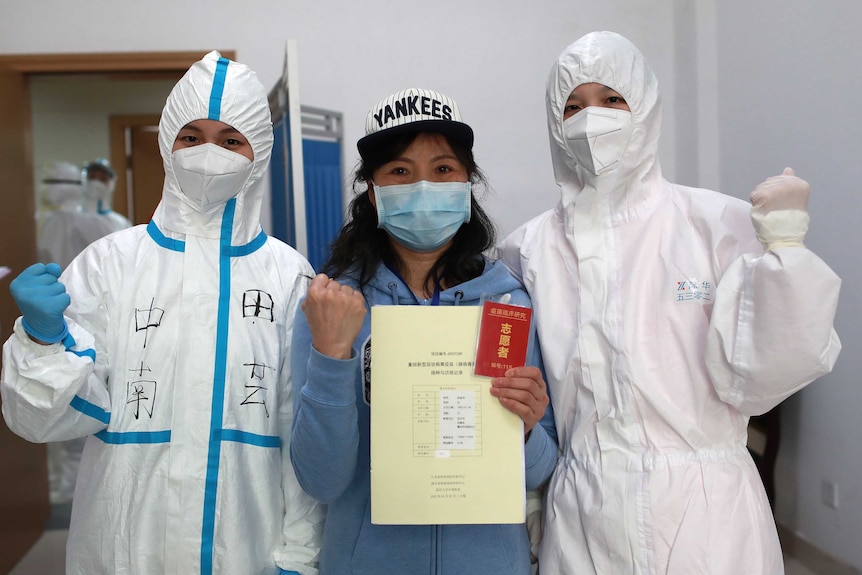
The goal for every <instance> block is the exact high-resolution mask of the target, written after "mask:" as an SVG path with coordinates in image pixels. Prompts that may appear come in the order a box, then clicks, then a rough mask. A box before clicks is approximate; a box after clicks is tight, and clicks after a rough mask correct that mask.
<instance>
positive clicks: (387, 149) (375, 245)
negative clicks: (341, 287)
mask: <svg viewBox="0 0 862 575" xmlns="http://www.w3.org/2000/svg"><path fill="white" fill-rule="evenodd" d="M418 135H419V133H417V132H414V133H407V134H400V135H397V136H393V137H392V138H391V139H389V140H386V141H384V142H383V143H381V144H380V145H379V146H377V147H375V148H374V149H373V150H366V153H365V155H364V156H363V157H362V159H361V160H360V161H359V164H358V165H357V167H356V170H355V171H354V175H353V189H354V191H357V195H356V197H355V198H353V201H352V202H350V219H349V220H348V221H347V223H346V224H345V225H344V227H343V228H341V232H340V233H339V234H338V237H336V238H335V240H333V242H332V243H331V244H330V250H331V251H330V256H329V259H328V260H327V261H326V263H324V264H323V267H322V268H321V271H322V272H323V273H325V274H327V275H328V276H330V277H333V278H338V277H340V276H342V275H344V274H346V273H351V274H354V273H356V274H358V276H359V277H358V280H359V287H360V289H362V287H364V286H365V285H366V284H367V283H368V282H369V281H370V280H371V278H372V277H374V273H375V272H376V271H377V267H378V266H379V265H380V264H381V263H384V262H385V263H387V264H389V265H390V266H393V267H395V269H397V270H399V271H400V270H401V268H402V263H403V262H402V261H401V258H399V257H398V253H397V252H396V251H395V250H394V249H392V244H391V243H390V239H389V235H388V234H387V233H386V231H384V230H383V229H380V228H378V227H377V209H376V208H375V207H374V205H373V204H372V203H371V200H370V198H369V197H368V182H370V181H371V179H372V174H373V173H374V171H375V170H376V169H377V168H379V167H380V166H382V165H384V164H386V163H388V162H390V161H392V160H393V159H394V158H396V157H398V156H399V155H401V154H402V153H403V152H404V150H406V149H407V148H408V147H410V144H412V143H413V141H414V140H415V139H416V137H417V136H418ZM440 135H441V137H444V138H446V141H447V142H448V143H449V146H450V147H451V148H452V152H453V153H454V154H455V157H456V158H457V159H458V161H459V162H461V164H462V165H463V166H464V168H465V169H466V170H467V175H468V177H469V178H470V182H471V184H472V185H473V186H475V185H477V184H482V185H483V186H487V182H486V180H485V176H484V175H483V174H482V171H481V170H480V169H479V167H478V166H477V165H476V161H475V159H474V158H473V151H472V150H471V149H469V148H466V147H464V146H463V145H460V144H458V142H456V141H455V140H454V139H451V138H448V137H446V136H445V135H443V134H440ZM361 188H364V189H361ZM470 209H471V217H470V221H469V222H467V223H465V224H463V225H462V226H461V227H460V228H459V229H458V232H457V233H456V234H455V237H454V238H453V240H452V245H451V246H449V249H448V250H446V251H445V252H444V253H443V255H441V256H440V258H439V259H438V260H437V262H436V263H435V264H434V265H433V266H432V267H431V269H430V270H429V272H428V276H427V277H426V278H425V279H426V283H432V284H433V283H434V282H440V283H441V284H444V285H446V286H447V287H452V286H455V285H458V284H460V283H463V282H465V281H467V280H471V279H473V278H475V277H478V276H480V275H482V271H483V270H484V269H485V258H484V256H483V255H482V254H483V252H485V250H487V249H489V248H491V247H493V245H494V243H495V241H496V231H495V229H494V224H493V223H492V222H491V219H490V218H489V217H488V214H486V213H485V211H484V210H483V209H482V208H481V206H479V203H478V202H477V201H476V197H475V196H474V195H473V194H472V192H471V194H470Z"/></svg>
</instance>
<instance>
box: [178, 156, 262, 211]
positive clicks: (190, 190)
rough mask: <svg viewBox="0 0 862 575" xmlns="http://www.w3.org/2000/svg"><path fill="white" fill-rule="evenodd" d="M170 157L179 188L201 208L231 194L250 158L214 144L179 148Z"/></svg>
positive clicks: (236, 189) (246, 173) (247, 169)
mask: <svg viewBox="0 0 862 575" xmlns="http://www.w3.org/2000/svg"><path fill="white" fill-rule="evenodd" d="M171 159H172V161H173V166H174V174H176V176H177V182H179V184H180V191H182V193H183V194H184V195H185V196H186V197H187V198H188V199H190V200H191V201H192V203H194V204H195V205H198V206H200V207H201V209H204V210H206V209H208V208H210V207H212V206H215V205H218V204H222V203H224V202H226V201H228V200H229V199H231V198H233V197H235V196H236V195H237V194H238V193H239V191H240V190H241V189H242V187H243V185H244V184H245V182H246V180H248V177H249V175H250V174H251V169H252V162H251V160H249V159H248V158H246V157H245V156H243V155H241V154H237V153H236V152H232V151H230V150H226V149H225V148H222V147H221V146H217V145H215V144H200V145H198V146H192V147H190V148H180V149H179V150H177V151H175V152H174V153H173V154H171Z"/></svg>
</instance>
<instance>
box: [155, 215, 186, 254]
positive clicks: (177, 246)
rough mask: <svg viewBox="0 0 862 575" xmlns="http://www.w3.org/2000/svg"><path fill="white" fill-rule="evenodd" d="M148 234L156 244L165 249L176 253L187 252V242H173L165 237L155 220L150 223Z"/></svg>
mask: <svg viewBox="0 0 862 575" xmlns="http://www.w3.org/2000/svg"><path fill="white" fill-rule="evenodd" d="M147 233H148V234H150V237H151V238H153V241H154V242H156V243H157V244H158V245H160V246H162V247H163V248H166V249H169V250H173V251H175V252H184V251H186V242H184V241H183V240H172V239H171V238H169V237H167V236H165V234H163V233H162V230H160V229H159V226H157V225H156V222H154V221H153V220H150V223H148V224H147Z"/></svg>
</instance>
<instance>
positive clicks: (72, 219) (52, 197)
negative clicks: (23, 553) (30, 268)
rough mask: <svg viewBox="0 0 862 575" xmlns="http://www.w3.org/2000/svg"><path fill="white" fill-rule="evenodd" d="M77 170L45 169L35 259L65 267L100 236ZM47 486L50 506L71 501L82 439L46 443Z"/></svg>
mask: <svg viewBox="0 0 862 575" xmlns="http://www.w3.org/2000/svg"><path fill="white" fill-rule="evenodd" d="M84 203H85V201H84V185H83V181H82V178H81V170H80V168H79V167H78V166H76V165H75V164H73V163H71V162H54V163H52V164H50V165H49V166H48V167H47V168H46V169H45V173H44V176H43V179H42V182H41V187H40V190H39V212H38V214H37V219H36V222H37V223H36V230H37V235H36V237H37V250H38V258H39V261H41V262H43V263H51V262H55V263H57V264H58V265H59V266H60V267H61V268H65V267H66V266H67V265H69V263H70V262H71V261H72V260H73V259H74V258H75V256H77V255H78V254H79V253H80V252H81V250H83V249H84V248H85V247H87V246H88V245H90V244H91V243H92V242H93V241H95V240H96V239H98V238H99V237H100V234H97V233H96V232H95V230H96V229H97V228H98V227H99V223H100V222H99V220H98V219H97V218H95V217H93V216H91V215H90V214H87V213H86V212H85V211H84V209H83V205H84ZM47 448H48V449H47V450H48V488H49V500H50V502H51V504H52V505H66V504H68V503H69V502H71V501H72V494H73V493H74V491H75V478H76V477H77V476H78V468H79V466H80V464H81V452H82V451H83V449H84V438H80V437H79V438H75V439H70V440H69V441H56V442H51V443H48V446H47Z"/></svg>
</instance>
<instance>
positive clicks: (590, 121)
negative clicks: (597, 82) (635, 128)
mask: <svg viewBox="0 0 862 575" xmlns="http://www.w3.org/2000/svg"><path fill="white" fill-rule="evenodd" d="M563 133H564V135H565V137H566V142H567V143H568V145H569V150H570V151H571V152H572V154H573V155H574V157H575V161H576V162H577V163H578V165H579V166H581V167H582V168H583V169H584V170H586V171H587V173H589V174H594V175H596V176H601V175H603V174H607V173H609V172H612V171H614V170H615V169H616V168H617V167H618V166H619V163H620V160H621V159H622V157H623V152H625V150H626V148H627V147H628V145H629V140H631V136H632V114H631V112H628V111H626V110H618V109H616V108H602V107H597V106H590V107H588V108H584V109H583V110H581V111H580V112H578V113H577V114H575V115H574V116H571V117H570V118H568V119H567V120H565V121H564V122H563Z"/></svg>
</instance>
